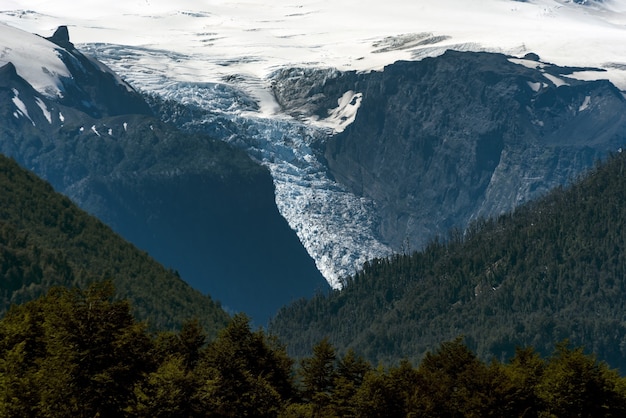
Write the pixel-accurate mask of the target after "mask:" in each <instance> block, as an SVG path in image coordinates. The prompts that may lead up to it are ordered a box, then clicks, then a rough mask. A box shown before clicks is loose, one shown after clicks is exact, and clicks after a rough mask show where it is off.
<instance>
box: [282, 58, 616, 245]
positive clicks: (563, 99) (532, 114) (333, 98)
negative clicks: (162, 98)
mask: <svg viewBox="0 0 626 418" xmlns="http://www.w3.org/2000/svg"><path fill="white" fill-rule="evenodd" d="M576 70H579V69H573V68H560V67H556V66H550V65H545V66H544V67H543V68H542V69H531V68H527V67H525V66H522V65H518V64H514V63H512V62H510V61H509V59H508V58H507V57H506V56H503V55H499V54H487V53H461V52H452V51H449V52H447V53H445V54H444V55H443V56H441V57H437V58H429V59H425V60H423V61H420V62H397V63H395V64H393V65H390V66H388V67H386V68H385V69H384V71H382V72H373V73H369V74H356V73H354V72H348V73H343V74H338V75H337V74H333V75H331V76H330V77H327V78H326V80H325V83H324V84H323V85H322V87H320V84H321V83H316V85H314V86H312V87H311V88H310V89H309V90H306V89H302V88H300V90H299V91H300V92H301V94H304V95H307V96H309V97H313V98H314V99H315V103H317V107H316V109H315V110H312V111H311V110H309V113H317V114H318V115H322V116H323V114H324V112H325V111H326V109H332V108H334V107H336V106H337V98H338V97H341V96H342V94H343V93H344V92H346V91H348V90H353V91H355V92H361V93H362V94H363V100H362V104H361V107H360V108H359V111H358V114H357V117H356V120H355V122H354V123H353V124H352V125H350V126H348V128H347V129H346V130H345V131H344V132H342V133H340V134H337V135H335V136H333V137H331V138H330V139H328V140H327V142H326V144H325V146H324V156H325V158H326V160H327V163H328V167H329V169H330V171H331V172H332V174H333V175H334V177H335V178H336V180H337V181H339V182H340V183H343V184H345V185H347V186H348V187H349V188H350V189H351V190H352V191H354V192H355V193H357V194H359V195H363V196H367V197H369V198H372V199H373V200H374V201H375V202H376V204H377V210H378V212H379V214H380V216H381V218H382V219H383V222H382V225H381V227H380V231H379V232H380V235H381V236H382V237H383V239H384V240H385V241H387V242H388V243H389V244H390V245H392V246H393V247H394V248H396V249H401V248H403V246H404V248H406V247H405V246H406V244H407V243H408V244H409V245H410V246H411V248H413V249H417V248H421V246H422V245H423V244H424V243H425V242H426V241H428V240H429V239H431V238H432V237H433V236H434V235H437V234H446V233H447V231H448V230H449V229H450V228H451V227H461V228H463V227H465V226H467V225H468V223H469V222H470V221H471V220H472V219H474V218H477V217H480V216H489V215H494V214H499V213H502V212H504V211H508V210H510V209H512V208H513V207H515V206H516V205H517V204H519V203H522V202H524V201H527V200H529V199H532V198H534V197H537V196H539V195H541V194H542V193H544V192H546V191H547V190H549V189H551V188H553V187H555V186H557V185H561V184H564V183H567V182H568V181H570V180H572V179H573V178H575V177H576V176H578V175H579V174H580V173H581V172H583V171H585V170H586V169H587V168H589V167H590V166H591V165H592V164H593V162H594V161H595V160H597V159H599V158H602V157H603V156H605V155H606V154H607V152H610V151H613V150H617V149H618V148H619V147H621V146H622V145H623V144H624V141H625V138H626V102H625V100H624V97H623V96H622V94H621V92H620V91H618V90H617V89H616V88H615V87H614V86H613V85H612V84H610V83H609V82H608V81H596V82H583V81H578V80H574V79H572V78H567V74H570V73H571V72H573V71H576ZM283 89H284V90H289V89H288V88H286V87H285V86H283ZM279 100H280V101H281V102H282V103H283V105H284V106H285V108H286V109H288V110H289V109H290V106H292V107H293V111H294V112H295V111H296V109H300V108H299V107H298V104H297V101H295V100H293V99H291V98H289V97H287V96H280V95H279Z"/></svg>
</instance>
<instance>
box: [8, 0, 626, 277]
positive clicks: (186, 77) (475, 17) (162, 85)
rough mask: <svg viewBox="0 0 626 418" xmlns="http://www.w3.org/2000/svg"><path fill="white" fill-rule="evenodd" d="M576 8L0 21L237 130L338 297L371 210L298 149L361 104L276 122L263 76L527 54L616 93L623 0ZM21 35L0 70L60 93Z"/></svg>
mask: <svg viewBox="0 0 626 418" xmlns="http://www.w3.org/2000/svg"><path fill="white" fill-rule="evenodd" d="M578 3H580V2H578ZM578 3H577V2H573V1H556V0H529V1H513V0H473V1H467V0H438V1H423V0H413V1H408V0H386V1H373V0H359V1H356V0H335V1H328V0H300V1H293V0H275V1H272V2H267V1H260V0H249V1H226V0H178V1H176V2H173V1H170V0H126V1H124V2H115V3H112V2H110V1H108V0H106V1H105V0H91V1H84V2H76V1H69V0H54V1H50V0H4V1H3V2H2V5H0V22H3V23H5V24H7V25H10V26H12V27H16V28H20V29H23V30H25V31H27V32H31V33H38V34H40V35H42V36H50V35H52V33H53V32H54V30H55V29H56V27H57V26H59V25H67V26H68V27H69V31H70V37H71V41H72V42H74V44H76V45H77V47H78V48H79V49H81V50H82V51H84V52H86V53H91V54H93V55H94V56H96V57H97V58H98V59H100V60H102V61H103V62H104V63H105V64H107V65H108V66H109V67H111V68H112V69H114V70H115V71H116V72H118V73H119V74H121V75H122V76H123V78H124V79H125V80H126V81H128V82H130V84H132V85H133V86H134V87H136V88H139V89H141V90H144V91H149V92H153V93H157V94H159V95H161V96H163V97H165V98H169V99H174V100H178V101H180V102H182V103H186V104H193V105H196V106H200V107H203V108H205V109H207V110H209V111H210V115H211V116H209V117H208V120H207V121H199V123H200V122H211V121H217V120H220V119H221V118H222V119H227V120H229V121H232V122H235V124H236V125H237V126H238V127H239V131H238V132H229V133H228V134H227V135H225V136H224V140H226V141H229V142H231V143H233V144H235V145H237V146H240V147H243V148H245V149H246V150H248V152H249V153H250V155H252V156H253V157H254V158H257V159H258V160H259V161H261V162H263V163H264V164H266V165H267V166H268V167H269V168H270V171H271V172H272V175H273V176H274V181H275V184H276V201H277V205H278V208H279V210H280V211H281V213H282V214H283V216H284V217H285V218H286V219H287V221H288V222H289V224H290V225H291V227H292V228H293V229H294V230H295V231H296V233H297V234H298V236H299V237H300V240H301V241H302V242H303V244H304V246H305V248H306V249H307V251H308V252H309V254H311V256H312V257H313V258H314V260H315V261H316V263H317V266H318V268H319V269H320V271H321V272H322V273H323V274H324V276H325V277H326V279H327V280H328V281H329V283H330V284H331V285H332V286H333V287H335V288H338V287H341V285H342V283H341V278H342V277H345V276H346V275H348V274H351V273H352V272H354V271H355V269H356V268H359V267H360V266H361V264H362V263H363V262H364V261H366V260H368V259H370V258H372V257H376V256H385V255H388V254H389V253H390V252H391V251H392V249H391V248H389V247H388V246H386V245H385V244H384V243H382V242H380V241H379V240H378V238H377V235H376V232H375V231H376V228H377V225H378V220H377V219H376V217H375V216H374V215H373V213H374V211H373V210H372V202H368V201H366V200H364V199H362V198H360V197H358V196H354V195H352V194H350V193H349V192H347V191H346V190H344V189H343V188H342V187H340V186H338V185H337V184H336V183H334V182H333V181H332V180H331V179H330V178H328V176H327V174H326V171H325V169H324V167H323V165H322V164H321V162H319V161H318V160H317V157H316V156H315V154H314V152H313V151H312V150H311V148H310V144H311V143H312V141H314V140H319V138H321V137H323V136H324V135H329V134H332V133H333V132H340V131H341V130H343V129H345V127H346V126H347V125H348V124H349V123H351V122H352V121H353V120H354V118H355V117H356V115H357V113H358V107H359V104H360V100H361V97H362V96H361V93H360V92H354V91H348V92H345V93H344V94H343V96H341V97H337V107H336V108H335V109H329V117H328V118H326V119H322V120H316V119H309V120H304V121H296V120H294V119H293V118H291V117H289V116H287V115H284V114H281V112H280V107H279V106H278V105H277V103H276V101H275V100H274V97H273V95H272V94H271V90H270V85H271V74H273V73H274V72H276V71H277V70H279V69H282V68H291V67H304V68H306V67H323V68H337V69H339V70H358V71H370V70H379V69H381V68H382V67H383V66H384V65H387V64H390V63H392V62H394V61H397V60H416V59H422V58H424V57H429V56H437V55H440V54H442V53H443V52H444V51H446V50H447V49H457V50H472V51H491V52H503V53H506V54H510V55H513V56H515V57H518V60H515V61H516V63H518V64H520V65H540V64H539V63H537V62H535V61H528V60H523V59H521V58H522V57H523V56H524V55H525V54H527V53H529V52H534V53H536V54H538V55H539V56H540V58H541V60H542V61H543V62H551V63H554V64H557V65H561V66H577V67H593V68H595V69H598V70H601V71H597V70H596V71H581V72H577V73H575V74H574V76H575V77H577V78H580V79H585V80H590V79H601V78H606V79H610V80H611V81H612V82H613V83H614V84H615V85H616V86H617V87H618V88H620V89H621V90H626V0H604V1H599V0H598V1H592V0H588V1H585V2H584V4H578ZM25 36H29V35H28V34H25V33H24V32H20V31H17V30H15V29H13V28H11V27H9V26H5V25H0V65H2V64H4V63H6V62H9V61H11V62H13V63H14V64H15V66H16V67H17V69H18V73H19V74H20V75H22V76H23V77H24V78H26V79H27V80H29V81H30V82H31V84H33V86H34V87H35V88H37V89H38V90H40V91H42V92H45V93H46V94H47V95H52V96H54V95H59V94H62V92H61V91H60V88H59V84H58V78H59V77H62V76H65V75H67V74H66V69H65V67H64V65H62V62H61V61H60V60H59V59H58V56H56V55H55V51H54V49H51V48H50V46H49V44H47V43H46V42H45V41H44V40H37V41H32V42H33V48H32V49H31V50H29V51H23V50H21V51H20V50H17V49H16V45H19V42H21V41H24V39H23V37H25ZM20 37H22V38H20ZM33 38H34V37H33ZM515 61H514V62H515ZM33 62H37V63H38V64H37V65H32V63H33ZM546 77H547V78H548V80H549V81H552V82H555V83H556V82H559V79H558V78H557V77H554V76H549V75H546ZM550 77H552V78H550ZM561 82H563V81H562V80H561ZM530 87H531V88H536V87H537V86H530ZM586 105H587V106H588V105H589V103H587V104H586ZM583 107H584V106H582V107H581V111H582V110H584V109H582V108H583Z"/></svg>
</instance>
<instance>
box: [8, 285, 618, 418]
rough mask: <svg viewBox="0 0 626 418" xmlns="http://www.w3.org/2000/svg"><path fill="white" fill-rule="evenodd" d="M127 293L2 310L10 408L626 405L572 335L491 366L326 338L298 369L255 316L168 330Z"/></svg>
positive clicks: (237, 411) (450, 350)
mask: <svg viewBox="0 0 626 418" xmlns="http://www.w3.org/2000/svg"><path fill="white" fill-rule="evenodd" d="M113 295H114V289H113V285H112V283H111V282H98V283H94V284H92V285H91V286H90V287H89V288H88V289H86V290H79V289H65V288H53V289H52V290H50V291H49V292H48V294H47V295H46V296H43V297H41V298H39V299H36V300H33V301H30V302H27V303H25V304H22V305H20V306H13V307H12V308H11V310H10V311H9V312H8V313H7V315H6V316H5V317H4V318H2V319H0V418H5V417H7V418H15V417H51V418H52V417H54V418H65V417H95V416H101V417H128V418H154V417H163V418H165V417H190V418H191V417H246V416H247V417H281V418H286V417H302V418H305V417H306V418H313V417H318V418H322V417H410V416H428V417H489V416H492V417H502V416H512V417H515V416H520V417H521V416H524V417H565V416H567V417H569V416H582V417H621V416H624V414H625V413H626V380H625V379H624V378H621V377H620V376H619V375H618V374H617V372H616V371H614V370H611V369H609V368H608V367H607V366H606V364H605V363H599V362H597V361H596V360H595V358H594V357H592V356H588V355H585V354H584V353H583V350H582V349H580V348H576V349H570V348H569V346H568V345H567V343H565V342H564V343H561V344H559V345H558V347H557V349H556V351H555V352H554V353H553V355H552V356H551V357H549V358H548V359H547V360H544V359H542V358H541V357H539V356H538V355H537V354H536V353H535V352H534V351H533V350H532V349H523V350H518V352H517V354H516V355H515V357H513V358H512V359H511V360H510V361H509V362H508V363H500V362H498V361H494V362H492V363H490V364H486V363H484V362H482V361H481V360H479V359H478V357H477V356H476V355H475V354H474V353H473V352H472V351H470V350H469V348H468V347H467V346H466V345H465V344H464V343H463V341H462V340H461V339H456V340H453V341H450V342H445V343H443V344H441V345H440V347H439V348H438V349H437V350H436V351H435V352H433V353H428V354H427V355H426V356H425V358H424V360H423V361H422V363H421V364H420V365H419V366H418V367H413V366H412V365H411V363H409V362H408V361H406V360H403V361H401V362H400V363H399V365H398V366H394V367H391V368H389V369H385V368H383V367H382V366H379V367H378V368H376V369H372V367H371V366H370V364H369V363H368V362H366V361H365V360H363V359H362V358H361V357H360V356H358V355H357V354H356V353H355V352H353V351H348V353H346V355H344V356H343V357H337V356H336V354H335V353H336V351H335V348H334V347H333V346H332V345H331V344H330V343H329V342H328V341H327V340H322V341H321V342H319V343H318V344H316V345H315V347H313V352H314V355H313V356H312V357H310V358H306V359H303V360H302V362H301V366H300V367H299V368H297V369H296V370H294V369H293V365H294V363H293V361H292V360H291V359H290V358H289V357H288V356H287V354H286V352H285V349H284V347H282V346H280V345H278V344H277V343H276V341H275V340H274V339H273V338H272V337H268V336H267V335H266V334H265V333H264V332H263V331H262V330H256V331H254V330H252V329H251V328H250V321H249V319H248V318H247V317H245V316H244V315H237V316H235V317H234V318H233V319H232V320H231V322H230V323H229V325H228V326H227V327H226V328H225V329H223V330H222V331H221V332H220V333H219V335H218V337H217V338H216V339H214V340H212V341H208V342H207V341H206V338H205V335H204V332H203V330H202V328H201V327H200V325H199V324H198V322H197V321H190V322H186V323H185V325H184V326H183V327H182V329H181V330H180V331H179V332H166V333H160V334H157V335H154V334H149V333H148V332H147V329H146V326H145V324H144V323H139V322H137V321H136V320H135V319H134V317H133V316H132V315H131V307H130V304H129V303H128V301H126V300H122V301H120V300H116V299H115V298H114V297H113ZM295 376H298V377H299V379H295V378H294V377H295Z"/></svg>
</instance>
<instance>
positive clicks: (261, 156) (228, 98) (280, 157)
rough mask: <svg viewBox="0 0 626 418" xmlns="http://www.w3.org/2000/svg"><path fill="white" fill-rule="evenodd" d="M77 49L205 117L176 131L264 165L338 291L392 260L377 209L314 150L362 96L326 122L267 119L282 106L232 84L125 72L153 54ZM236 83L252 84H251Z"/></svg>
mask: <svg viewBox="0 0 626 418" xmlns="http://www.w3.org/2000/svg"><path fill="white" fill-rule="evenodd" d="M80 48H81V50H83V51H86V52H88V53H90V54H92V55H93V56H94V57H96V58H97V59H99V60H102V61H104V62H105V63H107V65H108V66H110V67H111V68H112V69H113V70H115V71H119V72H120V73H122V74H124V78H125V80H126V81H127V82H129V83H130V84H131V85H133V86H135V87H137V88H139V89H140V90H144V91H149V92H151V93H153V94H157V95H158V96H160V97H161V98H163V99H166V100H172V101H174V102H177V103H180V104H183V105H186V106H190V107H194V108H200V109H202V111H203V112H202V113H201V114H202V115H203V117H201V118H199V119H194V120H192V121H187V122H185V123H183V124H180V125H181V126H180V127H181V128H183V129H187V130H192V131H203V132H207V133H209V134H211V135H213V136H215V137H217V138H220V139H222V140H224V141H226V142H228V143H230V144H232V145H234V146H236V147H239V148H242V149H244V150H246V151H247V153H248V154H249V155H250V156H251V157H253V158H254V159H255V160H256V161H258V162H260V163H261V164H263V165H265V166H266V167H267V168H268V169H269V170H270V173H271V175H272V177H273V179H274V186H275V190H276V192H275V193H276V205H277V207H278V210H279V212H280V213H281V215H282V216H283V217H284V218H285V219H286V220H287V222H288V223H289V225H290V227H291V228H292V229H293V230H294V231H295V232H296V234H297V235H298V238H299V239H300V241H301V242H302V244H303V246H304V248H305V249H306V250H307V252H308V253H309V254H310V255H311V257H312V258H313V260H314V261H315V264H316V266H317V268H318V269H319V270H320V272H321V273H322V275H323V276H324V278H325V279H326V280H327V281H328V283H329V284H330V285H331V287H333V288H335V289H339V288H341V287H342V286H343V284H344V283H345V279H346V278H347V277H348V276H351V275H353V274H354V273H355V272H356V271H357V270H358V269H360V268H361V267H362V265H363V264H364V263H365V262H366V261H369V260H371V259H373V258H377V257H386V256H388V255H391V254H392V252H393V249H392V248H391V247H389V246H388V245H386V244H384V243H383V242H382V241H381V240H380V238H379V237H378V236H377V234H376V230H377V228H378V226H379V224H380V220H379V219H378V218H377V216H376V215H375V211H374V206H373V205H374V202H372V201H371V200H368V199H365V198H363V197H360V196H356V195H354V194H353V193H351V192H349V191H348V190H347V189H346V188H345V187H344V186H342V185H340V184H338V183H336V182H335V181H334V180H333V179H332V178H330V177H329V175H328V170H327V167H326V166H325V165H324V164H323V163H322V162H321V161H320V159H319V156H318V155H317V154H316V151H315V150H316V146H319V145H320V144H321V143H323V141H324V140H325V138H327V137H328V136H329V135H332V134H334V133H335V132H341V130H343V128H344V127H345V126H346V124H348V123H350V122H351V121H352V120H354V117H355V116H356V112H358V103H359V101H360V97H361V95H360V94H359V93H355V92H352V91H349V92H346V93H345V94H344V95H343V96H342V97H339V98H337V108H336V109H329V110H330V115H329V117H328V118H327V119H317V120H315V121H312V120H310V119H307V120H298V119H297V118H293V117H290V116H287V115H273V116H267V113H266V112H260V111H259V109H260V107H261V106H264V107H265V108H278V107H279V106H278V104H277V103H276V102H275V101H273V98H271V97H270V96H268V97H265V98H264V99H265V100H264V101H262V102H261V104H259V102H260V100H259V98H258V97H252V96H251V95H249V94H248V93H246V91H244V90H243V89H242V88H237V87H234V86H233V85H229V84H226V83H203V82H199V83H194V82H173V81H171V80H169V79H168V77H167V75H166V74H159V73H158V72H156V71H151V70H149V69H147V68H142V67H141V66H137V65H133V66H127V65H126V63H127V62H128V61H129V60H130V59H131V57H135V58H136V57H137V55H139V54H146V55H151V54H155V53H158V51H153V50H147V49H145V48H132V47H128V46H116V45H110V44H90V45H81V47H80ZM175 57H176V58H175V59H181V58H182V57H181V56H180V55H175ZM239 82H240V83H244V84H245V85H246V86H249V85H250V82H249V81H247V82H246V81H242V80H239ZM268 82H269V81H268Z"/></svg>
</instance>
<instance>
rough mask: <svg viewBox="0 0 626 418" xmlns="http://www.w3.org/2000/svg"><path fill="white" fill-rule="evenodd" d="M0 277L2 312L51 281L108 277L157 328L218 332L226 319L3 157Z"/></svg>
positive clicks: (0, 167)
mask: <svg viewBox="0 0 626 418" xmlns="http://www.w3.org/2000/svg"><path fill="white" fill-rule="evenodd" d="M0 277H1V278H2V280H1V281H0V315H2V314H4V313H5V312H6V311H7V309H8V308H9V306H10V305H11V304H16V303H21V302H24V301H27V300H31V299H34V298H36V297H38V296H41V295H42V294H44V293H45V292H46V291H47V290H48V289H49V288H50V287H52V286H68V287H69V286H81V287H85V286H87V285H88V284H89V283H91V282H94V281H97V280H103V279H110V280H112V281H113V283H115V286H116V288H117V294H118V296H120V297H125V298H128V299H129V300H131V301H132V304H133V307H134V310H133V312H134V314H135V315H136V317H137V318H139V319H141V320H147V321H148V323H149V326H150V327H152V328H154V329H161V330H163V329H173V328H179V327H180V326H181V324H182V323H183V321H185V320H188V319H191V318H197V319H198V320H199V321H200V322H201V323H202V325H203V326H204V327H205V329H206V330H207V332H208V333H209V334H210V335H216V333H217V330H218V329H220V328H222V327H223V326H224V325H225V324H226V322H227V321H228V315H227V314H226V313H225V312H224V311H223V310H222V308H221V307H220V305H219V303H216V302H215V301H213V300H212V299H211V298H210V297H209V296H205V295H202V294H201V293H200V292H198V291H196V290H194V289H192V288H191V287H190V286H189V285H188V284H187V283H185V282H184V281H183V280H182V279H181V278H180V277H179V276H178V274H177V273H176V272H175V271H171V270H167V269H165V268H164V267H163V266H161V265H160V264H158V263H157V262H155V261H154V260H153V259H152V258H150V257H149V256H148V254H146V253H144V252H142V251H139V250H137V249H136V248H135V247H133V246H132V245H131V244H129V243H128V242H126V241H124V240H123V239H122V238H120V237H119V236H118V235H116V234H115V233H114V232H113V231H112V230H111V229H110V228H109V227H107V226H105V225H104V224H102V223H101V222H100V221H98V220H97V219H96V218H94V217H93V216H90V215H88V214H86V213H85V212H83V211H81V210H80V209H78V208H77V207H76V206H75V205H74V204H72V203H71V202H70V200H69V199H68V198H66V197H63V196H61V195H60V194H58V193H56V192H55V191H54V190H53V189H52V187H51V186H50V185H49V184H47V183H45V182H44V181H42V180H41V179H39V178H38V177H36V176H35V175H34V174H31V173H28V172H27V171H25V170H24V169H22V168H21V167H19V166H18V165H17V164H16V163H15V162H14V161H12V160H9V159H7V158H6V157H4V156H1V155H0Z"/></svg>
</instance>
